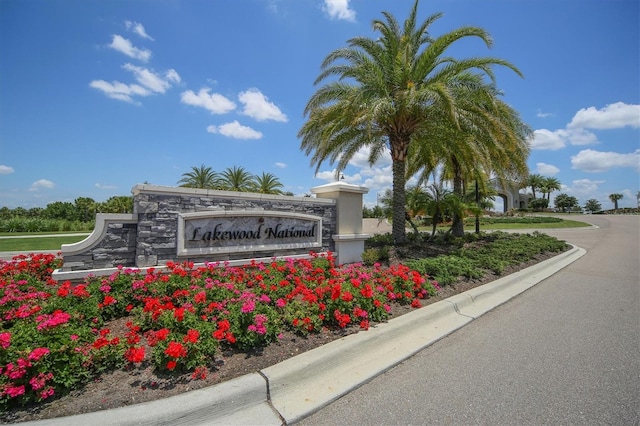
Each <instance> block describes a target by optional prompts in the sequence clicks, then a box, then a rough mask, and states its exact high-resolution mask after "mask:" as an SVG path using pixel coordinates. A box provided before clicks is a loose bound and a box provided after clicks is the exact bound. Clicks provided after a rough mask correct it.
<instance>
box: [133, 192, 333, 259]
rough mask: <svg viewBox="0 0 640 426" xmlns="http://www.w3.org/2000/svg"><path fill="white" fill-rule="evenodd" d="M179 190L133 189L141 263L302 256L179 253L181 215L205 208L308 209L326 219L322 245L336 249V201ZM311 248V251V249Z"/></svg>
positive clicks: (305, 211) (286, 252) (282, 252)
mask: <svg viewBox="0 0 640 426" xmlns="http://www.w3.org/2000/svg"><path fill="white" fill-rule="evenodd" d="M180 189H181V190H183V191H184V192H185V193H182V194H181V193H176V192H175V188H171V192H167V191H163V190H158V189H154V188H146V185H139V186H136V187H134V189H133V193H134V205H133V211H134V215H137V217H138V238H137V250H136V266H138V267H147V266H156V265H164V264H165V263H166V262H168V261H176V260H179V261H185V260H186V261H192V262H196V263H198V262H205V261H209V262H210V261H225V260H236V259H247V258H249V259H250V258H261V257H262V258H264V257H267V258H270V257H275V256H287V255H294V254H301V253H300V250H299V249H297V250H296V249H286V250H277V251H256V252H242V253H227V254H219V255H211V254H209V255H203V256H189V257H180V258H178V257H177V254H176V253H177V232H178V214H179V213H191V212H206V211H221V210H223V211H229V210H258V211H259V210H268V211H277V212H292V213H303V214H309V215H313V216H319V217H321V218H322V249H323V250H332V251H333V250H335V245H334V241H333V240H332V238H331V236H332V235H333V234H334V233H335V229H336V204H335V202H334V201H333V200H328V199H316V198H310V197H289V196H278V195H264V194H253V193H246V192H230V191H213V190H199V189H190V190H187V189H183V188H180ZM307 252H308V251H307Z"/></svg>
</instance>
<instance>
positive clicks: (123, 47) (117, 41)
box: [109, 34, 151, 62]
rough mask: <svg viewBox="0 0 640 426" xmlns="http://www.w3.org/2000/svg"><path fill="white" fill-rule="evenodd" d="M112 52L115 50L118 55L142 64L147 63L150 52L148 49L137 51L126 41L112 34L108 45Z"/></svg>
mask: <svg viewBox="0 0 640 426" xmlns="http://www.w3.org/2000/svg"><path fill="white" fill-rule="evenodd" d="M109 47H110V48H112V49H113V50H117V51H118V52H120V53H124V54H125V55H127V56H129V57H130V58H134V59H138V60H140V61H142V62H147V61H148V60H149V59H150V58H151V51H150V50H148V49H138V48H137V47H135V46H134V45H133V44H132V43H131V41H129V40H128V39H126V38H124V37H122V36H119V35H117V34H114V36H113V40H112V41H111V44H110V45H109Z"/></svg>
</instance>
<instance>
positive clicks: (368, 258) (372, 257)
mask: <svg viewBox="0 0 640 426" xmlns="http://www.w3.org/2000/svg"><path fill="white" fill-rule="evenodd" d="M386 260H389V248H388V247H386V246H384V247H375V248H374V247H372V248H369V249H366V250H365V251H364V252H363V253H362V263H364V264H365V265H367V266H372V265H373V264H374V263H378V262H384V261H386Z"/></svg>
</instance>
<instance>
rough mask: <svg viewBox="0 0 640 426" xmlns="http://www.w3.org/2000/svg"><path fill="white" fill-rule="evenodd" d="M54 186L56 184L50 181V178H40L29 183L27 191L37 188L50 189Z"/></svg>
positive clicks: (36, 189)
mask: <svg viewBox="0 0 640 426" xmlns="http://www.w3.org/2000/svg"><path fill="white" fill-rule="evenodd" d="M54 186H56V185H55V183H53V182H51V181H50V180H47V179H40V180H37V181H35V182H33V183H32V184H31V187H30V188H29V191H38V190H39V189H51V188H53V187H54Z"/></svg>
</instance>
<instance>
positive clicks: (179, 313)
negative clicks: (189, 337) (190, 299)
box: [173, 308, 184, 321]
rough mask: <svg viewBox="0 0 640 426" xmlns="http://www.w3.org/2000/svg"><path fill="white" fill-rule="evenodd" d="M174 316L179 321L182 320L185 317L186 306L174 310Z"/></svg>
mask: <svg viewBox="0 0 640 426" xmlns="http://www.w3.org/2000/svg"><path fill="white" fill-rule="evenodd" d="M173 317H174V318H175V319H177V320H178V321H182V320H183V319H184V308H178V309H176V310H175V311H173Z"/></svg>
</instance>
